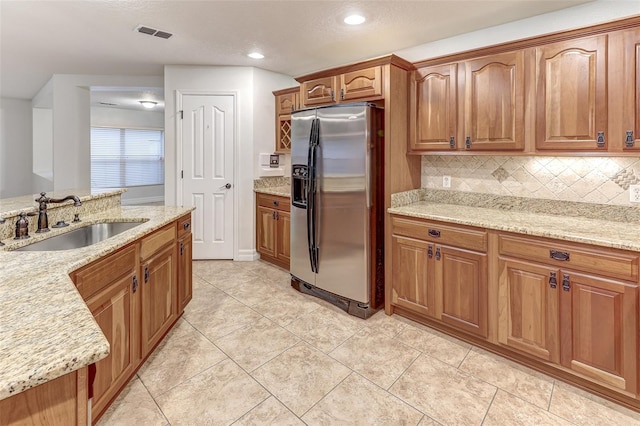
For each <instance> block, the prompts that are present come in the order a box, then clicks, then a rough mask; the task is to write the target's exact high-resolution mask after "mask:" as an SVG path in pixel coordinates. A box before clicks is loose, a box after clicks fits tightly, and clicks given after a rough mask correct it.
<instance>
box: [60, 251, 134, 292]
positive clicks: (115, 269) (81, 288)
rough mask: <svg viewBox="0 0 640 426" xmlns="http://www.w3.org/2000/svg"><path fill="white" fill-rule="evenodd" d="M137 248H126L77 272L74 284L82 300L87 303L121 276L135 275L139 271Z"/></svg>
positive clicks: (74, 275) (74, 276)
mask: <svg viewBox="0 0 640 426" xmlns="http://www.w3.org/2000/svg"><path fill="white" fill-rule="evenodd" d="M136 247H137V246H136V245H135V244H134V245H131V246H128V247H125V248H123V249H121V250H120V251H117V252H115V253H113V254H111V255H109V256H107V257H105V258H103V259H101V260H98V261H96V262H93V263H92V264H90V265H87V266H85V267H84V268H82V269H80V270H79V271H77V272H75V273H74V274H73V275H72V276H73V282H74V283H75V285H76V288H77V289H78V293H80V295H81V296H82V298H83V299H84V300H85V301H86V300H87V299H88V298H89V297H91V296H92V295H94V294H95V293H97V292H98V291H100V290H102V289H103V288H104V287H105V286H106V285H109V284H111V283H113V282H114V280H115V279H117V278H118V277H120V276H124V275H126V274H131V275H134V274H135V271H136V269H137V266H136V265H137V263H136V257H137V250H136Z"/></svg>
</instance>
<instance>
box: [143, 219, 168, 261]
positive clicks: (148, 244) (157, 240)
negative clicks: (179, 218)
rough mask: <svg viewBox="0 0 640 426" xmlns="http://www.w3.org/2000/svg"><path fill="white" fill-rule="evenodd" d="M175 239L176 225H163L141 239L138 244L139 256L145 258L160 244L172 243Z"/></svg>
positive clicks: (158, 247) (160, 245)
mask: <svg viewBox="0 0 640 426" xmlns="http://www.w3.org/2000/svg"><path fill="white" fill-rule="evenodd" d="M175 240H176V227H175V224H173V223H172V224H171V225H168V226H165V227H164V228H162V229H160V230H158V231H156V232H154V233H153V234H151V235H149V236H148V237H144V238H143V239H142V243H141V244H140V258H141V259H146V258H148V257H149V256H151V255H152V254H154V253H155V252H156V251H158V250H159V249H160V248H162V246H164V245H166V244H173V242H174V241H175Z"/></svg>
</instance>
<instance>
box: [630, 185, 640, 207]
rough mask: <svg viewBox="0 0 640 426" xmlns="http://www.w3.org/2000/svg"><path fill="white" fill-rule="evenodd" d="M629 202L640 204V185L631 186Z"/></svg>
mask: <svg viewBox="0 0 640 426" xmlns="http://www.w3.org/2000/svg"><path fill="white" fill-rule="evenodd" d="M629 201H630V202H632V203H640V185H629Z"/></svg>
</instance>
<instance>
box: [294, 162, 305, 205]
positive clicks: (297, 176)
mask: <svg viewBox="0 0 640 426" xmlns="http://www.w3.org/2000/svg"><path fill="white" fill-rule="evenodd" d="M291 185H292V186H293V190H292V192H293V193H292V197H293V198H292V199H291V204H293V205H294V206H295V207H300V208H301V209H306V208H307V166H306V165H301V164H293V165H292V166H291Z"/></svg>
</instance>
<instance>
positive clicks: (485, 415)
mask: <svg viewBox="0 0 640 426" xmlns="http://www.w3.org/2000/svg"><path fill="white" fill-rule="evenodd" d="M472 377H473V376H472ZM495 388H496V390H495V392H493V398H491V402H490V403H489V406H488V407H487V411H486V412H485V413H484V416H483V417H482V421H481V422H480V424H481V425H482V424H484V422H485V420H486V419H487V416H488V415H489V411H490V410H491V406H492V405H493V402H494V401H495V400H496V395H498V391H499V390H500V388H499V387H497V386H496V387H495Z"/></svg>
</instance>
